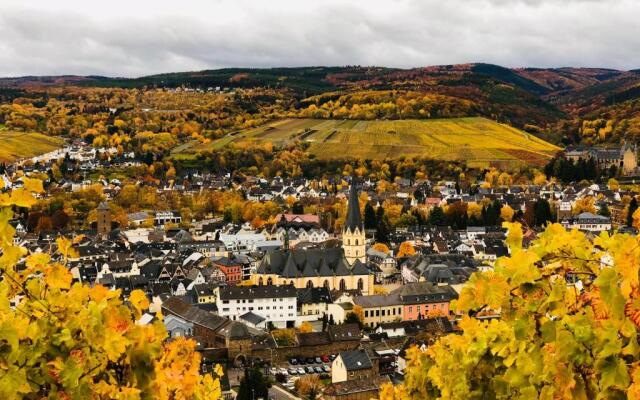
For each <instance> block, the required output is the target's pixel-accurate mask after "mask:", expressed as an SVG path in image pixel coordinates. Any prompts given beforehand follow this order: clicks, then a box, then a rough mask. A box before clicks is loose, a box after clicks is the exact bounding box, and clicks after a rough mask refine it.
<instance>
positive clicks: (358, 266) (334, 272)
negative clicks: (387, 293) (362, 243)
mask: <svg viewBox="0 0 640 400" xmlns="http://www.w3.org/2000/svg"><path fill="white" fill-rule="evenodd" d="M257 272H258V273H259V274H276V275H280V276H282V277H284V278H298V277H315V276H347V275H369V274H370V272H369V271H368V270H367V268H366V266H364V264H362V263H358V262H356V263H354V265H353V267H350V266H349V264H348V262H347V260H346V258H345V257H344V250H343V249H342V248H340V247H333V248H323V249H305V250H292V251H285V250H271V251H268V252H267V254H266V255H265V256H264V258H263V259H262V262H261V263H260V266H259V267H258V271H257Z"/></svg>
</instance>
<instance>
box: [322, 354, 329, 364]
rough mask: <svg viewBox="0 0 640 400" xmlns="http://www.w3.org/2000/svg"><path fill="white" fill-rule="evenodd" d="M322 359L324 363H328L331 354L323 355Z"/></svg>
mask: <svg viewBox="0 0 640 400" xmlns="http://www.w3.org/2000/svg"><path fill="white" fill-rule="evenodd" d="M320 359H321V360H322V362H323V363H328V362H329V361H331V360H329V356H328V355H326V354H324V355H323V356H322V357H320Z"/></svg>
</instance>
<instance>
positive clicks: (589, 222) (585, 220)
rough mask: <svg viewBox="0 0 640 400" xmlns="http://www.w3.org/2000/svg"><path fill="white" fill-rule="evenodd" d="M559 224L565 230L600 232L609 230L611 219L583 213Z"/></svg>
mask: <svg viewBox="0 0 640 400" xmlns="http://www.w3.org/2000/svg"><path fill="white" fill-rule="evenodd" d="M560 224H561V225H562V226H564V227H565V228H566V229H573V228H576V229H578V230H581V231H588V232H602V231H610V230H611V218H609V217H604V216H602V215H596V214H593V213H590V212H583V213H581V214H578V215H576V216H575V217H573V218H566V219H563V220H562V221H561V222H560Z"/></svg>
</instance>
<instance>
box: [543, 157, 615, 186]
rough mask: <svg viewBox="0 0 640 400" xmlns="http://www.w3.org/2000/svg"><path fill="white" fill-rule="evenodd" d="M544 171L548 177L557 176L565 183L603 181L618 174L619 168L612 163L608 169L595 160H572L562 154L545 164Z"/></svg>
mask: <svg viewBox="0 0 640 400" xmlns="http://www.w3.org/2000/svg"><path fill="white" fill-rule="evenodd" d="M544 173H545V175H547V177H548V178H552V177H553V178H557V179H558V180H560V181H561V182H563V183H569V182H580V181H582V180H588V181H596V182H601V181H602V180H603V179H605V178H613V177H615V176H617V175H618V168H617V167H616V166H615V165H612V166H611V167H610V168H608V169H606V170H601V169H600V168H598V165H597V164H596V162H595V160H594V159H593V158H589V159H587V160H584V159H582V158H581V159H579V160H577V161H572V160H569V159H566V158H564V157H562V156H558V157H554V158H553V159H551V160H550V161H549V163H547V165H545V167H544Z"/></svg>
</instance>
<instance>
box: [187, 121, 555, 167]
mask: <svg viewBox="0 0 640 400" xmlns="http://www.w3.org/2000/svg"><path fill="white" fill-rule="evenodd" d="M293 141H304V142H308V143H309V145H310V147H309V152H310V153H312V154H314V155H315V156H316V157H318V158H324V159H329V158H351V157H352V158H360V159H385V158H398V157H400V156H422V157H428V158H434V159H441V160H466V161H467V162H468V165H469V166H471V167H486V166H491V165H495V166H516V165H519V164H522V163H529V164H538V165H541V164H544V163H546V162H547V161H548V160H549V159H550V158H551V157H552V156H553V154H555V152H557V151H558V150H559V148H558V147H556V146H554V145H552V144H550V143H547V142H545V141H543V140H541V139H538V138H536V137H535V136H532V135H529V134H527V133H526V132H523V131H521V130H518V129H516V128H513V127H510V126H508V125H504V124H499V123H496V122H494V121H491V120H488V119H485V118H476V117H473V118H451V119H431V120H398V121H355V120H315V119H285V120H279V121H275V122H272V123H269V124H266V125H263V126H261V127H258V128H253V129H247V130H243V131H238V132H232V133H230V134H228V135H226V136H225V137H222V138H220V139H218V140H215V141H213V142H211V143H210V144H208V145H207V146H206V147H205V148H208V149H210V150H214V149H220V148H223V147H224V146H227V145H229V144H231V143H266V142H271V143H273V144H274V145H276V146H277V145H283V144H287V143H291V142H293ZM198 148H200V149H202V147H195V146H194V147H191V148H189V147H187V146H183V147H181V148H180V149H179V151H177V152H176V153H180V152H190V151H191V152H193V151H197V149H198Z"/></svg>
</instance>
